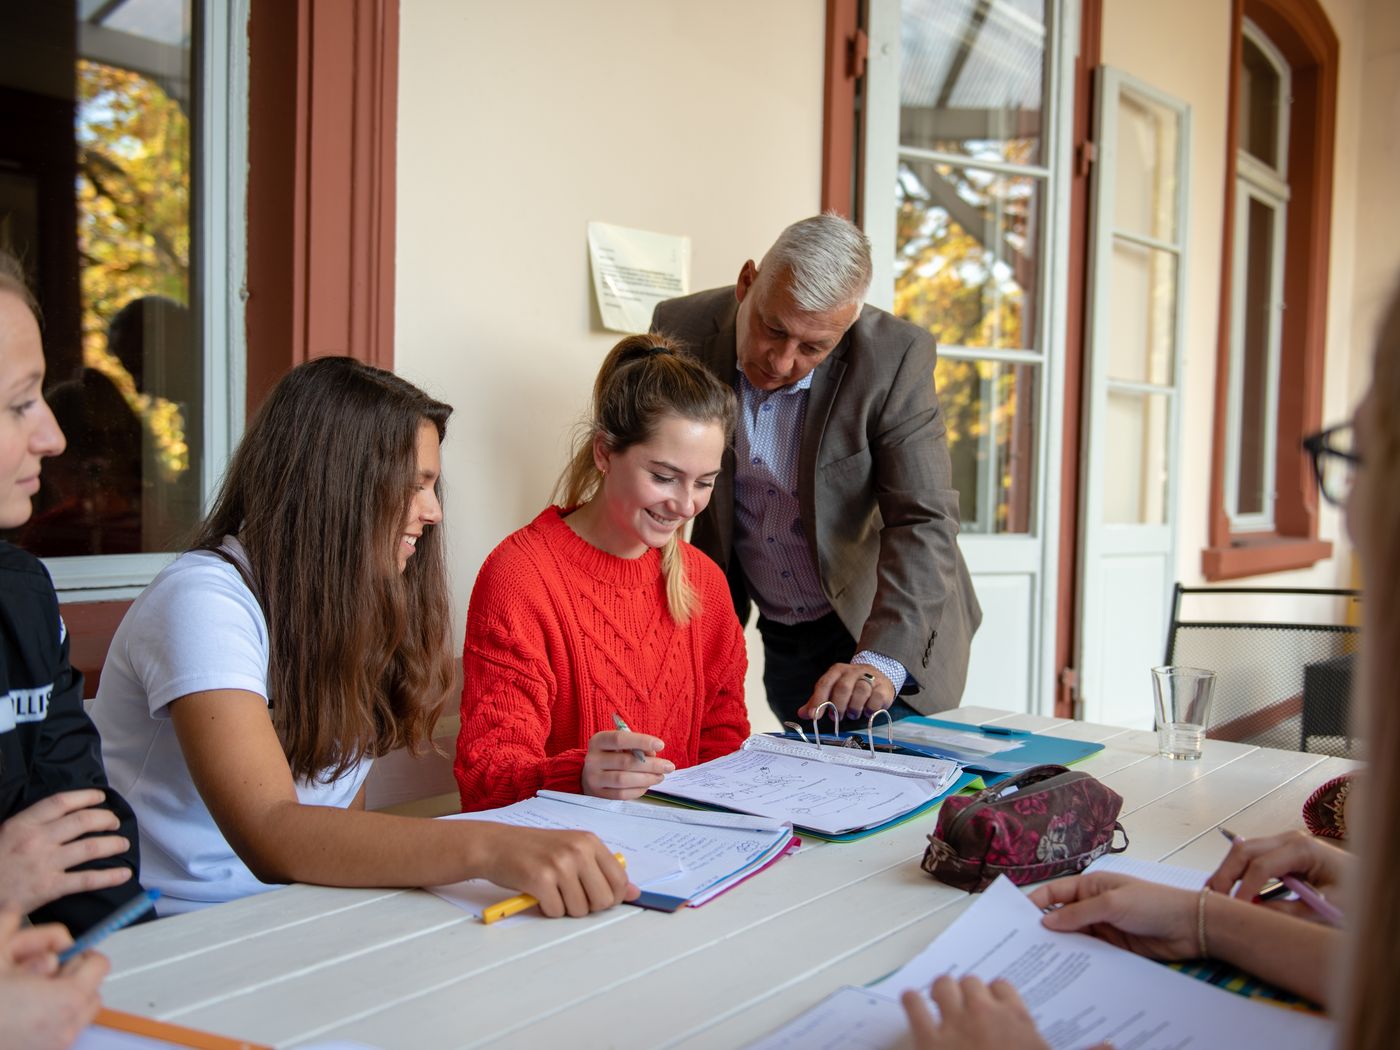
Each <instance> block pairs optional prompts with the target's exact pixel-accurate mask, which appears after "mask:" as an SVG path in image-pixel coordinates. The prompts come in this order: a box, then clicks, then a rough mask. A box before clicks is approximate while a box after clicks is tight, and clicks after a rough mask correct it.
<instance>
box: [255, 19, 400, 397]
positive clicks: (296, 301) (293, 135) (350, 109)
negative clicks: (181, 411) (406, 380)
mask: <svg viewBox="0 0 1400 1050" xmlns="http://www.w3.org/2000/svg"><path fill="white" fill-rule="evenodd" d="M398 25H399V4H398V0H286V2H284V0H255V2H254V4H253V8H252V14H251V17H250V19H249V27H248V35H249V48H250V52H251V76H250V87H249V125H250V133H249V173H248V176H249V177H248V306H247V326H248V327H247V332H248V409H249V411H250V412H251V411H252V410H253V409H254V408H256V406H257V405H258V404H259V403H260V402H261V400H262V398H263V396H264V395H265V394H266V393H267V391H268V389H269V388H270V387H271V386H272V384H273V383H274V382H276V380H277V377H278V376H280V375H281V374H282V373H283V372H285V371H286V370H287V369H288V368H290V367H292V366H293V365H296V364H299V363H301V362H302V361H306V360H310V359H311V358H313V357H319V356H322V355H325V354H349V355H350V356H352V357H355V358H358V359H360V360H362V361H367V362H369V363H371V364H375V365H379V366H380V367H382V368H391V367H392V366H393V358H394V354H393V338H394V219H395V215H394V201H395V169H396V135H397V119H398ZM289 103H290V104H289Z"/></svg>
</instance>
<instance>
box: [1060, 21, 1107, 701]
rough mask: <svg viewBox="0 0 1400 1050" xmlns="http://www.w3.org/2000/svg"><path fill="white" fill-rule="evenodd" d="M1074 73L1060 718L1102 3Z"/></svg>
mask: <svg viewBox="0 0 1400 1050" xmlns="http://www.w3.org/2000/svg"><path fill="white" fill-rule="evenodd" d="M1079 33H1080V36H1079V57H1078V58H1077V59H1076V60H1075V65H1074V173H1073V177H1072V179H1071V182H1070V220H1069V299H1068V310H1067V314H1068V316H1067V319H1066V325H1065V380H1064V391H1065V395H1064V432H1063V436H1062V438H1061V441H1062V445H1063V448H1062V451H1061V453H1060V497H1059V498H1060V552H1059V593H1058V594H1057V595H1056V598H1055V621H1056V623H1055V673H1056V683H1057V688H1056V690H1055V714H1056V716H1057V717H1060V718H1072V717H1073V716H1074V700H1073V697H1074V690H1075V688H1077V686H1078V682H1077V681H1075V680H1074V672H1073V670H1072V668H1073V665H1074V662H1075V649H1076V647H1077V645H1078V629H1077V628H1078V622H1077V618H1076V615H1075V610H1076V607H1077V601H1078V594H1079V471H1080V464H1079V447H1080V437H1081V434H1080V424H1081V422H1082V420H1081V419H1080V415H1081V411H1082V410H1081V405H1082V403H1083V389H1082V388H1083V383H1084V356H1085V342H1086V338H1087V337H1086V333H1085V319H1086V317H1087V316H1088V314H1087V311H1088V294H1089V281H1088V268H1089V204H1090V197H1089V190H1090V185H1091V179H1090V175H1091V173H1092V170H1093V163H1092V162H1093V143H1092V142H1091V141H1090V138H1091V136H1092V135H1093V129H1094V70H1095V69H1097V68H1098V65H1099V56H1100V53H1101V46H1100V42H1101V40H1102V36H1103V0H1084V5H1083V8H1082V9H1081V12H1080V19H1079Z"/></svg>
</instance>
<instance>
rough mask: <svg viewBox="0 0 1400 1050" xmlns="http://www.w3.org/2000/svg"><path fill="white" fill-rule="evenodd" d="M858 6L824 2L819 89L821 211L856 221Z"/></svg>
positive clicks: (860, 70)
mask: <svg viewBox="0 0 1400 1050" xmlns="http://www.w3.org/2000/svg"><path fill="white" fill-rule="evenodd" d="M864 41H865V33H864V31H863V30H862V29H861V28H860V0H826V77H825V81H824V84H823V89H822V200H821V207H822V211H835V212H839V213H840V214H841V215H844V216H846V218H848V219H852V220H855V219H857V214H856V212H857V209H856V201H855V192H856V183H855V169H856V162H857V159H858V155H857V144H856V84H857V82H858V81H859V79H860V78H861V77H862V76H864V74H865V45H864Z"/></svg>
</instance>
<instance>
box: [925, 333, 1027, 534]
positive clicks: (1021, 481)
mask: <svg viewBox="0 0 1400 1050" xmlns="http://www.w3.org/2000/svg"><path fill="white" fill-rule="evenodd" d="M1037 370H1038V366H1036V365H1008V364H1002V363H998V362H992V361H966V360H950V359H947V358H943V359H940V360H939V362H938V365H937V367H936V369H935V371H934V382H935V383H936V384H937V387H938V397H939V401H940V403H941V405H942V407H943V419H944V424H945V426H946V427H947V430H948V451H949V455H950V456H951V458H952V464H953V487H954V488H955V489H957V490H958V499H959V511H960V514H961V518H962V531H963V532H968V533H1006V532H1029V531H1030V515H1031V495H1032V493H1031V481H1032V478H1033V477H1034V472H1035V471H1034V454H1035V451H1034V450H1035V414H1036V376H1037Z"/></svg>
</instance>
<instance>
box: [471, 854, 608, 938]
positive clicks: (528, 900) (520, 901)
mask: <svg viewBox="0 0 1400 1050" xmlns="http://www.w3.org/2000/svg"><path fill="white" fill-rule="evenodd" d="M613 856H614V857H616V858H617V862H618V863H619V864H621V865H622V866H623V867H624V868H625V867H627V858H626V857H624V856H623V855H622V854H621V853H614V854H613ZM538 903H539V901H537V900H535V898H534V897H531V896H530V895H529V894H528V893H517V894H516V895H515V896H514V897H509V898H507V899H506V900H503V901H501V902H500V903H499V904H493V905H491V907H489V908H487V909H486V910H485V911H484V912H482V913H481V921H482V922H483V923H485V924H486V925H487V926H490V925H491V924H492V923H493V922H496V921H498V920H500V919H509V918H510V917H511V916H512V915H518V914H519V913H520V912H522V911H524V910H525V909H526V908H533V907H534V906H535V905H536V904H538Z"/></svg>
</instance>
